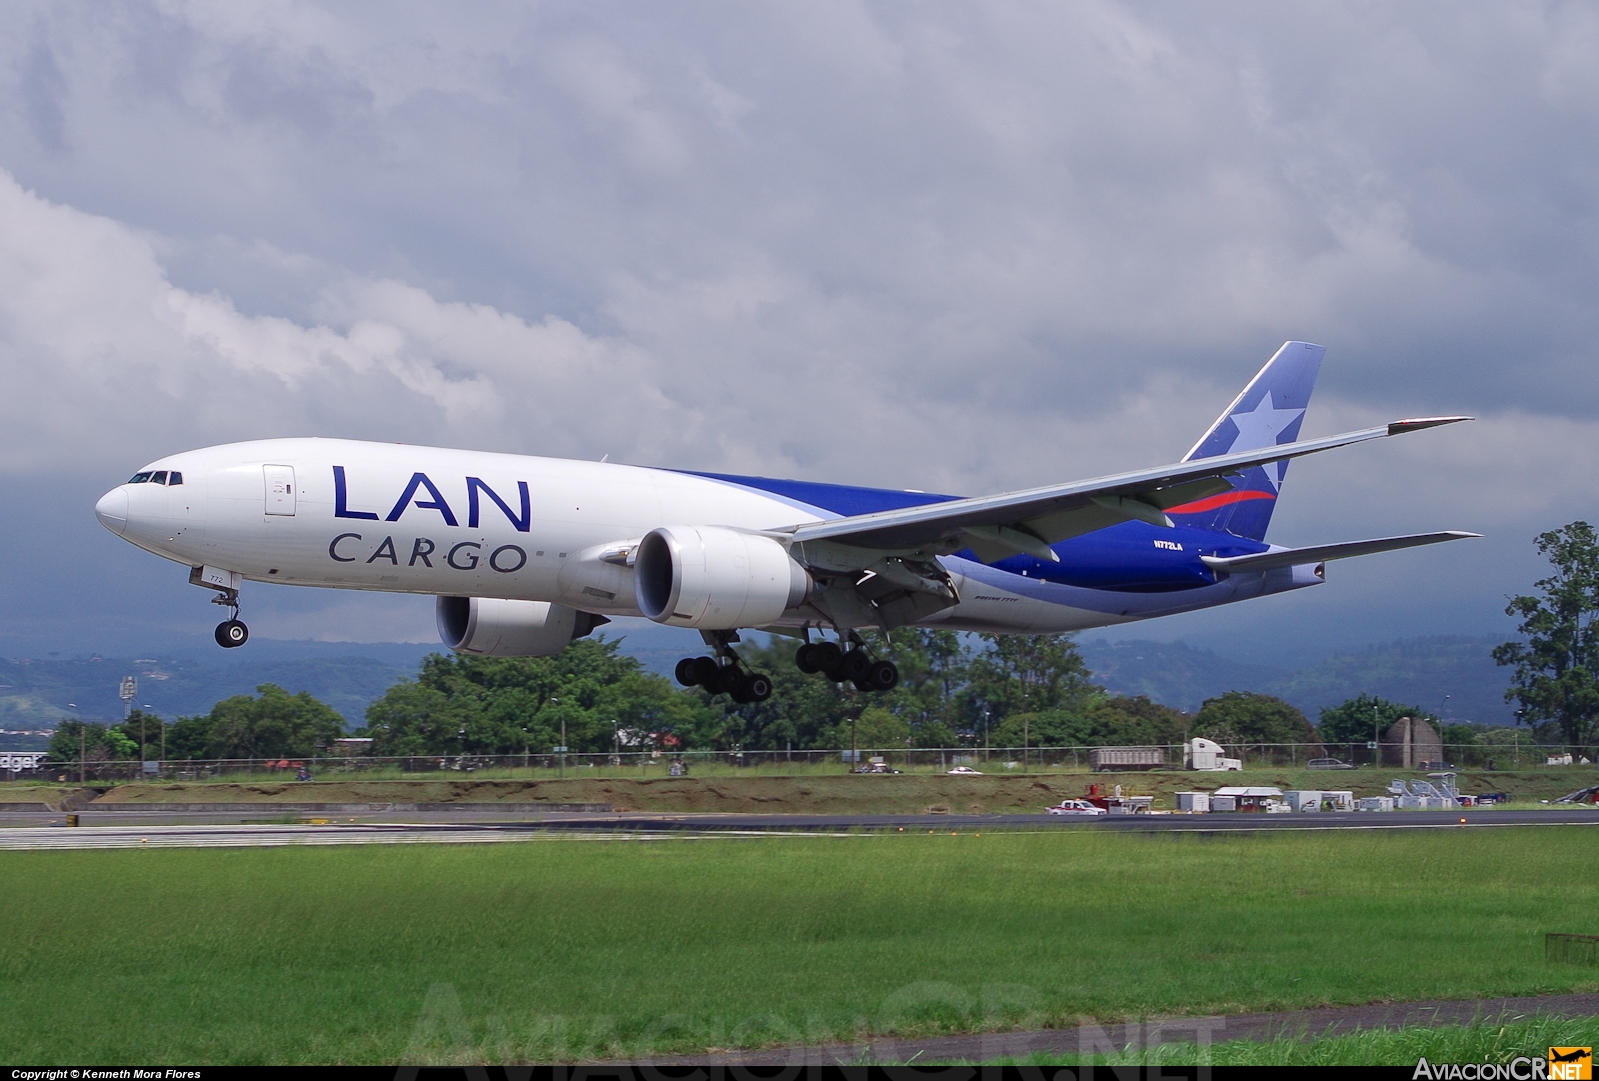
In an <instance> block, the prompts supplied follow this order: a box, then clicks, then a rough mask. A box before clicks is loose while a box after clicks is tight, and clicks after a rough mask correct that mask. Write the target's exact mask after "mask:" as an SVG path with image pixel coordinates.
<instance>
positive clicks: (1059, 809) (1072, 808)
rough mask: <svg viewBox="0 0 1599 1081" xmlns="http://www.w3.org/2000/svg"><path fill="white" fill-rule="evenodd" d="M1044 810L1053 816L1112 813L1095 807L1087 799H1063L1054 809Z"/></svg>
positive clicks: (1046, 808)
mask: <svg viewBox="0 0 1599 1081" xmlns="http://www.w3.org/2000/svg"><path fill="white" fill-rule="evenodd" d="M1044 810H1045V812H1047V813H1048V814H1052V815H1102V814H1109V813H1110V812H1109V811H1107V810H1105V808H1103V807H1095V806H1094V805H1093V804H1092V803H1089V802H1088V801H1087V800H1085V799H1063V800H1061V801H1060V802H1059V803H1057V804H1056V805H1055V806H1053V807H1045V808H1044Z"/></svg>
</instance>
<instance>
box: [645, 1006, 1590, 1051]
mask: <svg viewBox="0 0 1599 1081" xmlns="http://www.w3.org/2000/svg"><path fill="white" fill-rule="evenodd" d="M1538 1015H1543V1016H1548V1017H1594V1016H1599V995H1542V996H1538V997H1536V998H1492V999H1466V1000H1444V1001H1437V1002H1405V1003H1395V1004H1392V1005H1382V1006H1349V1007H1341V1008H1327V1009H1319V1010H1290V1011H1285V1012H1282V1013H1254V1014H1238V1015H1234V1016H1231V1017H1175V1018H1164V1019H1160V1020H1154V1021H1143V1022H1132V1023H1130V1024H1125V1025H1084V1026H1081V1027H1078V1028H1062V1029H1045V1030H1042V1031H1037V1032H993V1033H986V1034H982V1035H976V1036H938V1037H933V1038H930V1039H921V1040H916V1039H888V1038H884V1039H874V1040H862V1041H859V1042H856V1043H848V1044H827V1045H821V1046H812V1047H778V1048H771V1049H769V1050H765V1051H749V1052H727V1053H723V1054H718V1055H700V1056H697V1057H694V1056H684V1057H677V1058H659V1059H652V1060H650V1061H651V1063H652V1064H653V1065H658V1066H690V1065H741V1064H742V1065H750V1066H756V1065H763V1066H764V1065H772V1066H797V1065H835V1064H837V1065H855V1064H861V1063H865V1064H884V1065H890V1064H894V1063H907V1062H911V1061H914V1062H915V1064H916V1065H918V1066H921V1065H930V1064H933V1063H947V1062H991V1061H993V1060H994V1059H999V1058H1026V1057H1027V1056H1029V1055H1032V1054H1035V1053H1040V1052H1042V1053H1046V1054H1074V1053H1078V1052H1109V1051H1124V1050H1127V1049H1129V1048H1131V1049H1133V1050H1139V1049H1149V1048H1153V1047H1158V1046H1159V1045H1161V1044H1163V1043H1168V1044H1169V1043H1199V1044H1202V1045H1203V1044H1211V1043H1221V1042H1223V1041H1225V1040H1256V1041H1262V1042H1264V1041H1266V1040H1274V1039H1277V1038H1279V1037H1284V1036H1286V1037H1291V1038H1300V1039H1305V1038H1310V1037H1316V1036H1336V1035H1340V1034H1343V1033H1346V1032H1354V1031H1356V1030H1359V1029H1374V1028H1399V1027H1401V1026H1403V1025H1454V1024H1466V1023H1469V1022H1472V1021H1495V1022H1501V1023H1502V1022H1505V1021H1516V1020H1521V1019H1523V1018H1528V1017H1533V1016H1538Z"/></svg>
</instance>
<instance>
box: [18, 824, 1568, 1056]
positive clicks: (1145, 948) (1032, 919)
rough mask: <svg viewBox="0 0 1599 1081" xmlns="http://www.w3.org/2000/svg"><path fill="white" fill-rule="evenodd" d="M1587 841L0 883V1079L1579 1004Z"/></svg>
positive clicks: (315, 869)
mask: <svg viewBox="0 0 1599 1081" xmlns="http://www.w3.org/2000/svg"><path fill="white" fill-rule="evenodd" d="M1596 894H1599V849H1596V848H1595V846H1594V845H1593V843H1592V838H1591V837H1590V836H1589V835H1588V832H1587V831H1586V830H1584V829H1582V828H1580V827H1570V828H1548V829H1527V830H1522V829H1495V830H1485V831H1480V832H1478V831H1470V830H1462V831H1459V832H1427V833H1414V834H1412V833H1403V834H1389V835H1381V836H1371V835H1348V834H1318V835H1315V836H1308V835H1303V834H1268V835H1260V836H1256V837H1253V838H1219V839H1209V840H1201V839H1198V838H1193V837H1188V838H1173V837H1162V836H1155V837H1144V836H1124V835H1119V834H1103V833H1099V832H1093V831H1071V832H1052V833H1048V834H1027V833H992V832H990V833H984V834H983V835H982V836H974V835H971V834H962V835H960V836H950V835H949V833H948V832H947V831H946V832H943V833H939V834H936V835H931V836H930V835H928V834H925V833H921V834H892V835H877V836H852V837H843V838H822V837H796V838H764V839H755V840H732V839H667V840H659V841H652V842H632V841H625V840H595V841H588V840H579V839H573V838H561V837H546V838H539V839H534V840H530V841H528V842H527V843H522V844H499V845H485V846H481V847H478V846H434V845H405V846H394V847H389V846H370V847H352V848H282V849H248V850H244V849H240V850H222V849H209V850H196V849H151V850H133V851H128V850H121V851H101V852H5V853H0V905H3V911H4V912H5V913H6V915H7V930H6V935H5V937H4V939H3V944H0V1060H3V1061H9V1062H21V1063H30V1064H33V1063H37V1064H61V1065H85V1064H91V1063H127V1062H139V1063H141V1064H152V1065H153V1064H157V1063H160V1064H181V1063H263V1062H270V1063H320V1062H356V1063H375V1062H395V1061H437V1062H448V1061H484V1060H487V1061H506V1060H512V1059H519V1060H527V1059H547V1058H550V1057H557V1058H565V1059H571V1058H578V1057H600V1056H627V1055H635V1054H640V1053H643V1052H646V1051H649V1050H660V1051H665V1050H678V1051H692V1050H695V1049H701V1048H707V1047H733V1046H753V1045H761V1044H767V1043H787V1042H792V1041H797V1040H802V1039H804V1040H826V1039H851V1038H853V1037H855V1036H857V1035H859V1034H861V1033H863V1032H890V1031H895V1032H907V1033H908V1032H918V1031H928V1030H943V1031H950V1030H970V1029H981V1028H985V1027H1006V1026H1019V1027H1038V1026H1043V1025H1061V1024H1072V1023H1075V1022H1076V1020H1077V1019H1079V1018H1084V1017H1090V1018H1098V1019H1103V1020H1110V1019H1120V1018H1127V1017H1140V1016H1148V1015H1159V1014H1176V1013H1229V1012H1239V1011H1254V1010H1269V1009H1277V1008H1296V1007H1307V1006H1314V1005H1324V1004H1343V1003H1359V1002H1370V1001H1381V1000H1407V999H1421V998H1432V997H1477V996H1493V995H1519V994H1531V993H1538V992H1546V991H1569V990H1593V989H1599V972H1596V971H1595V970H1594V969H1591V968H1583V967H1576V966H1567V965H1550V964H1547V963H1546V962H1545V961H1544V959H1543V940H1542V936H1543V934H1544V933H1545V932H1549V931H1567V932H1578V933H1593V932H1595V931H1596V930H1599V907H1596V905H1595V900H1596Z"/></svg>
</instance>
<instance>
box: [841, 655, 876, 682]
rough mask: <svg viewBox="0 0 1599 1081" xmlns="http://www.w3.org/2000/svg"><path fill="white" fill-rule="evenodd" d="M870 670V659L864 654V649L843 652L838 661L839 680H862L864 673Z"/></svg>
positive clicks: (864, 676)
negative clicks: (841, 657)
mask: <svg viewBox="0 0 1599 1081" xmlns="http://www.w3.org/2000/svg"><path fill="white" fill-rule="evenodd" d="M871 670H872V659H871V658H870V657H868V656H867V655H866V651H865V650H864V649H852V650H850V651H849V652H848V653H846V654H844V657H843V659H842V660H841V661H839V664H838V668H837V672H838V678H839V680H840V681H841V682H842V681H845V680H848V681H849V682H855V681H857V680H864V679H865V678H866V674H867V673H868V672H870V671H871Z"/></svg>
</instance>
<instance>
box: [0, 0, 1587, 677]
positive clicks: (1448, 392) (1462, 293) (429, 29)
mask: <svg viewBox="0 0 1599 1081" xmlns="http://www.w3.org/2000/svg"><path fill="white" fill-rule="evenodd" d="M0 20H3V22H4V26H5V30H6V32H5V33H4V34H0V80H3V86H0V380H3V383H0V387H3V390H0V495H3V497H4V504H3V506H4V510H3V512H0V513H3V517H0V541H3V544H4V550H5V551H4V556H3V557H0V654H6V655H12V656H22V655H35V656H37V655H41V654H42V653H44V652H46V651H47V650H71V651H77V650H80V649H90V648H94V649H120V648H127V647H128V646H130V644H134V645H136V644H137V643H141V642H149V643H150V647H149V648H155V646H156V645H159V644H164V643H168V642H176V641H180V640H196V641H198V640H200V639H199V638H195V637H194V636H202V637H203V636H205V635H208V633H209V628H210V626H211V624H212V623H214V622H215V619H214V617H215V616H216V614H217V610H216V609H213V608H211V607H210V606H209V605H207V604H206V596H207V594H205V593H204V592H203V591H201V590H198V589H195V588H193V587H190V586H188V585H186V584H185V580H184V578H185V574H184V571H183V569H182V568H179V567H176V566H174V565H169V564H166V563H164V562H162V561H160V560H158V559H156V558H155V557H153V556H149V555H147V554H144V553H142V552H139V551H137V550H135V549H133V548H131V547H130V546H129V545H127V544H125V543H123V542H121V541H119V540H117V539H116V538H114V537H113V536H111V535H110V534H109V533H106V532H105V531H104V530H102V529H100V527H99V526H98V525H97V524H96V523H95V522H94V519H93V515H92V512H91V507H92V504H93V502H94V499H95V498H96V497H97V496H98V495H99V494H100V493H101V492H102V491H104V490H105V489H107V488H109V487H111V486H112V485H114V484H116V483H117V482H119V481H121V480H123V479H125V477H126V476H127V475H128V474H129V473H130V472H131V471H132V470H133V469H134V468H135V467H136V466H138V465H140V464H142V463H143V462H145V461H147V460H149V459H152V458H155V457H157V456H159V455H161V454H165V453H169V452H172V451H177V450H183V449H187V448H191V447H195V446H202V445H207V444H212V443H220V442H228V441H232V440H236V439H246V438H253V437H259V436H277V435H310V434H317V435H329V436H348V437H356V438H370V439H382V440H399V441H404V442H413V443H436V444H443V445H450V446H469V447H478V448H484V449H492V450H505V451H520V452H528V453H537V454H550V455H561V456H571V457H587V458H598V457H600V456H601V455H603V454H609V455H610V457H611V460H613V461H629V462H637V463H642V464H651V465H671V466H681V467H689V468H701V469H725V470H736V471H744V472H756V473H764V474H777V475H790V476H798V477H805V478H813V479H821V480H832V481H853V482H861V483H880V484H883V485H888V486H896V487H917V488H925V489H937V490H944V491H951V492H961V493H971V494H976V493H981V492H987V491H994V490H1002V489H1007V488H1014V487H1020V486H1024V485H1033V484H1040V483H1045V482H1049V481H1057V480H1066V479H1071V478H1076V477H1082V476H1092V475H1095V474H1098V473H1102V472H1109V471H1113V470H1120V469H1125V468H1132V467H1136V466H1141V465H1151V464H1156V463H1159V462H1163V461H1169V460H1172V459H1174V458H1176V457H1178V456H1180V455H1181V454H1182V452H1183V451H1184V450H1186V449H1187V447H1188V445H1189V444H1190V443H1191V442H1192V441H1193V439H1194V437H1195V436H1196V435H1197V433H1198V432H1200V431H1201V430H1203V428H1204V427H1205V426H1206V424H1207V423H1208V422H1209V421H1210V420H1211V418H1212V417H1213V416H1214V415H1215V414H1216V413H1217V412H1218V411H1219V410H1220V409H1221V408H1222V407H1223V406H1225V405H1226V403H1227V402H1228V400H1229V399H1230V398H1231V396H1232V395H1233V394H1234V393H1235V392H1236V390H1237V389H1238V387H1239V386H1241V385H1242V383H1243V382H1244V381H1245V380H1246V379H1247V378H1248V377H1249V376H1250V375H1251V374H1253V372H1254V371H1255V369H1256V368H1257V367H1258V366H1259V365H1260V364H1261V363H1262V362H1263V361H1264V360H1265V359H1266V358H1267V357H1268V356H1269V355H1270V354H1271V353H1272V352H1273V351H1274V350H1275V349H1276V347H1277V346H1278V345H1279V344H1280V343H1281V342H1282V341H1284V340H1285V339H1289V338H1300V339H1306V340H1310V341H1316V342H1320V343H1322V344H1324V345H1326V346H1327V348H1328V353H1327V361H1326V364H1325V365H1324V367H1323V369H1322V377H1321V383H1320V388H1319V390H1318V394H1317V397H1316V399H1315V401H1314V402H1313V403H1312V407H1311V411H1310V414H1309V416H1308V418H1307V421H1306V426H1305V433H1306V434H1307V435H1315V434H1327V433H1331V432H1335V431H1342V430H1346V429H1348V428H1351V427H1357V426H1363V425H1366V424H1369V423H1374V422H1380V421H1384V420H1388V419H1392V418H1395V417H1400V416H1409V415H1417V414H1435V413H1456V412H1460V413H1471V414H1474V415H1476V416H1479V417H1480V418H1481V420H1480V421H1479V422H1478V423H1476V424H1474V425H1469V426H1459V427H1456V428H1452V429H1447V430H1442V431H1436V432H1428V433H1423V434H1420V435H1416V436H1411V437H1408V438H1406V439H1402V440H1393V441H1384V442H1381V443H1379V444H1376V445H1366V446H1361V447H1356V448H1351V449H1349V450H1345V451H1342V452H1336V453H1334V454H1331V455H1325V456H1322V457H1320V458H1317V459H1313V460H1308V461H1305V462H1302V463H1299V464H1296V465H1295V467H1294V469H1293V471H1292V472H1291V474H1290V477H1289V483H1288V485H1287V487H1286V488H1285V491H1284V499H1283V501H1282V504H1281V509H1280V511H1279V512H1278V515H1277V519H1276V521H1275V523H1274V526H1273V533H1272V536H1271V539H1272V540H1275V541H1278V542H1280V543H1286V544H1304V543H1314V542H1323V541H1332V540H1345V539H1356V538H1361V537H1367V536H1380V535H1386V534H1391V533H1398V532H1405V531H1420V530H1429V529H1436V528H1464V529H1473V530H1477V531H1480V532H1483V533H1486V534H1488V537H1487V539H1485V540H1482V541H1473V542H1463V543H1460V544H1456V545H1450V546H1447V549H1433V550H1427V551H1423V552H1411V553H1401V554H1395V555H1389V556H1377V557H1371V558H1369V559H1365V560H1359V561H1352V562H1348V563H1343V564H1338V565H1335V566H1333V567H1332V568H1331V569H1330V573H1329V575H1328V577H1329V584H1328V585H1326V586H1324V587H1321V588H1318V589H1314V590H1308V591H1304V592H1302V593H1300V594H1296V595H1293V596H1290V597H1280V598H1274V599H1271V600H1267V601H1262V602H1259V603H1256V604H1249V605H1243V606H1238V607H1236V608H1235V609H1232V610H1227V611H1221V612H1215V613H1208V614H1204V615H1196V616H1187V617H1180V618H1178V619H1173V620H1168V621H1165V622H1160V623H1153V624H1148V625H1145V626H1142V627H1140V628H1138V629H1137V632H1136V633H1137V634H1139V635H1144V636H1152V637H1167V638H1170V637H1184V638H1186V639H1188V640H1189V641H1191V642H1194V643H1195V644H1202V645H1211V646H1214V647H1217V648H1224V649H1225V650H1229V651H1237V650H1241V649H1245V648H1269V647H1270V645H1271V644H1273V643H1282V642H1288V641H1294V642H1298V643H1301V644H1303V643H1329V644H1336V645H1338V646H1344V645H1348V644H1355V643H1363V642H1368V641H1380V640H1386V639H1390V638H1395V637H1400V636H1405V635H1411V634H1432V633H1450V632H1461V633H1472V634H1501V633H1508V631H1509V630H1510V625H1509V622H1508V620H1507V619H1506V618H1505V617H1504V616H1503V614H1502V609H1503V606H1504V596H1505V594H1506V593H1508V592H1511V591H1513V590H1523V589H1525V588H1526V587H1527V585H1528V584H1529V583H1530V581H1531V580H1532V578H1534V577H1536V576H1537V574H1538V571H1539V568H1540V564H1539V563H1538V561H1537V559H1536V557H1535V554H1534V553H1533V550H1532V545H1531V540H1532V537H1533V535H1534V534H1536V533H1537V532H1539V531H1541V530H1544V529H1548V528H1552V527H1555V526H1558V525H1561V524H1563V523H1565V522H1569V521H1571V520H1573V519H1575V518H1579V517H1589V518H1592V517H1593V516H1594V515H1595V514H1596V513H1599V509H1596V508H1595V507H1594V497H1595V494H1596V491H1599V480H1596V479H1595V470H1594V468H1593V458H1594V455H1593V451H1594V449H1595V446H1596V442H1599V376H1596V374H1595V361H1596V359H1599V326H1596V323H1599V320H1596V307H1595V303H1594V292H1595V288H1596V285H1599V217H1596V208H1595V191H1596V184H1599V138H1596V136H1599V132H1596V130H1595V129H1596V126H1599V14H1596V8H1595V7H1594V5H1592V4H1577V3H1572V4H1565V3H1507V2H1496V3H1492V4H1489V3H1460V2H1450V3H1441V2H1440V3H1412V4H1405V5H1389V4H1376V3H1354V2H1351V3H1316V4H1309V3H1306V4H1294V3H1282V2H1278V0H1273V2H1259V3H1221V2H1218V3H1211V4H1205V5H1193V4H1181V3H1175V2H1172V3H1136V4H1132V3H1127V4H1123V3H1114V2H1093V0H1085V2H1081V3H1073V4H1067V5H1063V4H1056V3H1042V2H1040V3H991V4H982V5H976V4H970V3H957V2H950V3H923V4H905V3H892V4H890V3H883V4H870V3H851V2H826V0H805V2H803V3H781V2H772V3H763V4H758V5H752V4H734V3H681V4H672V5H663V4H639V3H628V4H619V3H609V2H604V0H585V2H582V3H577V2H570V3H528V2H517V3H486V2H485V3H470V2H457V3H454V4H450V5H438V4H421V3H412V4H406V3H400V2H392V0H391V2H384V3H370V4H366V3H356V2H342V3H337V4H332V3H329V4H316V3H297V2H290V0H285V2H276V3H272V2H258V3H252V2H247V0H228V2H225V3H223V2H218V3H186V2H182V0H146V2H137V0H125V2H118V0H93V2H85V3H72V2H66V0H48V2H46V0H40V2H37V3H28V2H26V0H13V2H12V3H8V4H7V5H6V6H5V11H4V13H3V15H0ZM246 605H247V607H246V615H247V617H248V618H249V620H250V622H251V624H252V627H253V628H254V630H255V633H256V634H257V635H261V636H269V637H280V638H321V639H329V640H340V639H348V640H364V641H376V640H390V639H406V640H424V639H427V638H429V637H430V636H431V634H432V612H431V606H430V603H429V602H427V601H426V600H425V599H418V598H393V597H381V596H367V595H362V594H347V593H335V592H321V591H304V590H293V589H287V588H282V587H279V588H276V589H274V588H270V587H265V586H261V587H254V588H252V589H250V590H248V591H247V595H246ZM186 636H188V637H186Z"/></svg>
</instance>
